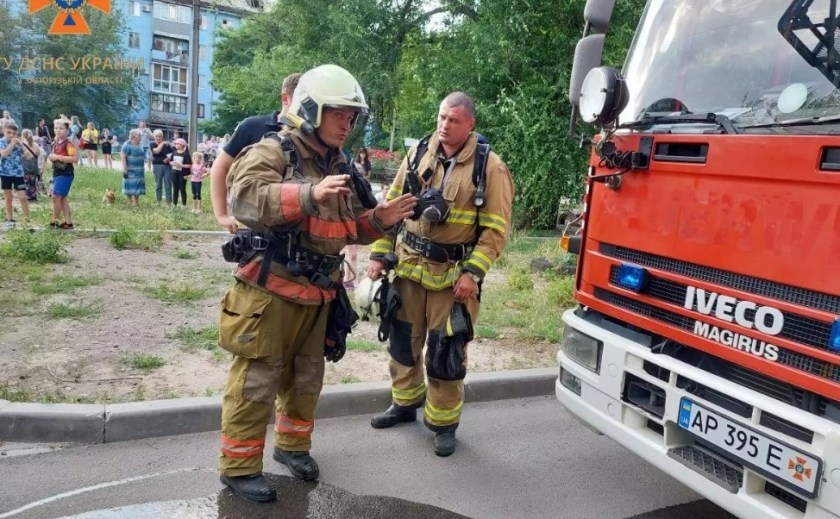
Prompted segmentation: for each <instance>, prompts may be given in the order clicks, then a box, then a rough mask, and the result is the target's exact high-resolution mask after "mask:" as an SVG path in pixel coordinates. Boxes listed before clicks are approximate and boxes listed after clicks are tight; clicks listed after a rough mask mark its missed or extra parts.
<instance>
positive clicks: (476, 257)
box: [466, 250, 493, 273]
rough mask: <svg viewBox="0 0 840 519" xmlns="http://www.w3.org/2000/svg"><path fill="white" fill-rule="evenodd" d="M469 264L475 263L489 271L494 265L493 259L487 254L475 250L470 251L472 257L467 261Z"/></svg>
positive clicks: (482, 269) (474, 264)
mask: <svg viewBox="0 0 840 519" xmlns="http://www.w3.org/2000/svg"><path fill="white" fill-rule="evenodd" d="M466 264H467V265H473V266H476V267H478V268H480V269H481V271H482V272H485V273H486V272H487V271H488V270H490V267H491V266H493V260H491V259H490V258H489V257H488V256H487V255H486V254H484V253H482V252H480V251H478V250H474V251H472V252H471V253H470V258H469V259H468V260H467V261H466Z"/></svg>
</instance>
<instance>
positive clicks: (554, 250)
mask: <svg viewBox="0 0 840 519" xmlns="http://www.w3.org/2000/svg"><path fill="white" fill-rule="evenodd" d="M558 242H559V238H557V239H551V238H549V239H542V238H537V239H535V238H533V237H529V236H526V235H523V234H517V235H515V236H514V237H513V238H512V239H511V242H510V243H509V244H508V246H507V248H506V249H505V252H504V254H503V255H502V257H501V258H499V260H498V261H497V262H496V266H495V267H494V269H495V268H500V269H501V270H502V271H503V272H504V280H503V281H502V283H503V284H502V285H494V286H491V287H488V289H487V290H485V291H484V292H483V293H482V296H481V315H480V318H479V320H478V326H477V330H476V332H477V333H478V335H479V336H481V337H485V338H487V339H516V340H519V341H547V342H551V343H557V342H560V338H561V336H562V333H563V323H562V321H561V316H562V313H563V311H564V310H566V309H567V308H571V307H573V306H574V305H575V302H574V299H573V292H574V277H573V276H562V275H560V274H558V273H557V272H556V271H551V270H549V271H546V272H542V273H534V272H531V270H530V263H531V260H532V259H534V258H538V257H544V258H546V259H549V260H551V261H552V262H554V263H557V264H560V263H567V262H569V261H573V258H569V257H568V255H567V254H566V253H565V252H563V251H562V250H560V248H559V245H558Z"/></svg>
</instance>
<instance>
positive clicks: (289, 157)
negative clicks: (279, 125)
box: [263, 132, 302, 180]
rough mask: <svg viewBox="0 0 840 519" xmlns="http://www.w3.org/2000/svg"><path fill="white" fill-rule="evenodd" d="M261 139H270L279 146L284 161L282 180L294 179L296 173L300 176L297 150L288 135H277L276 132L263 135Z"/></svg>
mask: <svg viewBox="0 0 840 519" xmlns="http://www.w3.org/2000/svg"><path fill="white" fill-rule="evenodd" d="M263 138H264V139H271V140H273V141H276V142H277V143H278V144H280V148H281V149H282V150H283V159H284V160H285V161H286V174H285V176H284V177H283V178H284V180H289V179H290V178H292V177H294V176H295V173H297V176H301V175H302V174H301V172H300V163H299V161H298V153H297V149H296V148H295V143H294V141H292V138H291V137H289V136H288V135H279V134H278V133H277V132H269V133H266V134H265V135H263Z"/></svg>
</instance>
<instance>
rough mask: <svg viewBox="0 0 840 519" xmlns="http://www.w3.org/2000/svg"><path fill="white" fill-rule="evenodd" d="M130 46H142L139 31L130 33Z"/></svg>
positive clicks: (136, 47) (135, 47)
mask: <svg viewBox="0 0 840 519" xmlns="http://www.w3.org/2000/svg"><path fill="white" fill-rule="evenodd" d="M128 46H129V47H131V48H132V49H139V48H140V33H139V32H130V33H128Z"/></svg>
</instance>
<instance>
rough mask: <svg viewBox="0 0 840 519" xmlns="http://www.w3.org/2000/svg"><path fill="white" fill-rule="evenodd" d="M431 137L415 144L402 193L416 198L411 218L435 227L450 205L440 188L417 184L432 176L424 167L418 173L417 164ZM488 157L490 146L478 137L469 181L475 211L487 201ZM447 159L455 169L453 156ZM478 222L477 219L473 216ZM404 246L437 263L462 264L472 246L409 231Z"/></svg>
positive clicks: (441, 221) (431, 172)
mask: <svg viewBox="0 0 840 519" xmlns="http://www.w3.org/2000/svg"><path fill="white" fill-rule="evenodd" d="M431 137H432V136H431V135H427V136H425V137H423V138H422V139H421V140H420V142H418V143H417V148H416V149H415V152H414V156H413V157H412V160H411V162H410V163H409V167H408V171H406V175H405V182H404V183H403V193H411V194H413V195H414V196H416V197H417V198H418V203H417V206H416V207H415V208H414V214H413V215H411V216H410V217H409V218H410V219H412V220H419V219H421V218H422V219H424V220H426V221H428V222H430V223H432V224H438V223H443V222H445V221H446V218H447V217H448V216H449V205H448V204H447V203H446V200H444V198H443V193H442V191H441V189H438V188H435V187H426V188H423V187H422V186H421V184H420V180H421V179H422V180H423V183H427V182H428V181H429V180H430V179H431V177H432V175H434V171H433V170H432V169H431V168H426V170H425V171H423V173H419V172H418V170H419V168H420V161H421V160H422V158H423V157H424V156H425V155H426V152H427V151H428V149H429V140H430V139H431ZM489 155H490V145H489V144H488V143H487V141H486V140H485V139H484V137H483V136H482V135H479V136H478V143H477V144H476V148H475V160H474V161H473V171H472V181H473V185H474V186H475V188H476V190H475V195H473V204H474V205H475V208H476V211H478V210H479V209H481V208H482V207H484V205H485V203H486V202H487V159H488V157H489ZM450 160H452V161H453V162H452V164H451V166H450V168H454V167H455V162H454V161H455V157H453V158H452V159H450ZM444 181H445V180H444ZM477 223H478V217H477V215H476V224H477ZM403 243H405V244H406V245H408V246H409V247H411V248H412V249H414V250H416V251H417V252H419V253H420V255H422V256H423V257H426V258H429V259H431V260H432V261H435V262H439V263H443V262H446V261H461V260H463V259H464V258H466V257H467V256H468V255H469V254H470V252H471V251H472V247H473V244H462V243H456V244H441V243H435V242H432V241H431V240H429V239H428V238H425V237H422V236H419V235H416V234H414V233H412V232H406V233H405V236H404V238H403Z"/></svg>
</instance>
